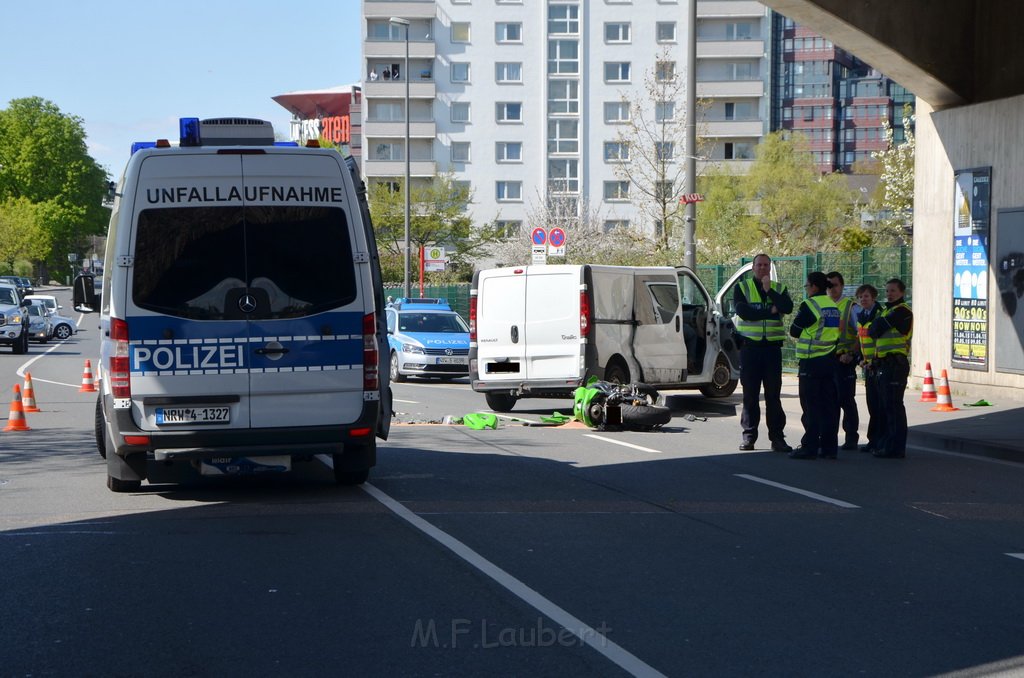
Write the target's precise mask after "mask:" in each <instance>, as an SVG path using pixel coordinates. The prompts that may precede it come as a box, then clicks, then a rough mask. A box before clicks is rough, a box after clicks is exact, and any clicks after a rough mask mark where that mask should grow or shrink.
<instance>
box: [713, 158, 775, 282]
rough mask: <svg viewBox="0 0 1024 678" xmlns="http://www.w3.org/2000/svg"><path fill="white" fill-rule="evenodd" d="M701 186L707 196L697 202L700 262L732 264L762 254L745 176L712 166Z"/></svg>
mask: <svg viewBox="0 0 1024 678" xmlns="http://www.w3.org/2000/svg"><path fill="white" fill-rule="evenodd" d="M697 186H698V188H699V192H700V193H701V194H702V195H703V196H704V201H703V202H699V203H697V262H698V263H701V264H731V263H733V262H735V261H737V260H738V259H739V258H740V257H742V256H749V255H750V253H751V252H755V250H756V251H760V245H761V236H760V233H759V232H758V230H757V229H756V227H755V226H754V223H753V221H752V219H751V217H750V203H748V201H747V199H746V194H745V193H744V189H745V187H744V179H743V177H742V176H737V175H734V174H732V173H730V172H728V171H727V170H725V169H723V168H720V167H710V168H708V169H707V170H705V172H704V174H703V175H702V176H701V177H700V178H699V179H698V183H697Z"/></svg>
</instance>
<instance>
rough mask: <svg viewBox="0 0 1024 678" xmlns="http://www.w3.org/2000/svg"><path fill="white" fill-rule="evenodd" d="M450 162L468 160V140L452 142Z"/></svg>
mask: <svg viewBox="0 0 1024 678" xmlns="http://www.w3.org/2000/svg"><path fill="white" fill-rule="evenodd" d="M452 162H469V142H468V141H453V142H452Z"/></svg>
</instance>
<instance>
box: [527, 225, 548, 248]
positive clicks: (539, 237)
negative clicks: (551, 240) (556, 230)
mask: <svg viewBox="0 0 1024 678" xmlns="http://www.w3.org/2000/svg"><path fill="white" fill-rule="evenodd" d="M530 239H531V240H533V244H534V245H546V244H547V242H548V232H547V231H545V230H544V229H543V228H541V227H540V226H538V227H537V228H535V229H533V232H532V233H531V234H530Z"/></svg>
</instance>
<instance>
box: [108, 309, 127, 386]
mask: <svg viewBox="0 0 1024 678" xmlns="http://www.w3.org/2000/svg"><path fill="white" fill-rule="evenodd" d="M110 338H111V339H112V340H113V341H114V352H113V353H112V354H111V356H110V364H109V365H107V378H108V379H110V392H111V394H112V395H113V396H114V397H115V398H131V397H132V382H131V366H130V364H129V361H130V360H131V358H130V356H129V352H128V323H127V322H125V321H124V320H120V319H118V318H112V319H111V320H110Z"/></svg>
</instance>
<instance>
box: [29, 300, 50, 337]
mask: <svg viewBox="0 0 1024 678" xmlns="http://www.w3.org/2000/svg"><path fill="white" fill-rule="evenodd" d="M26 311H27V313H28V338H29V341H38V342H39V343H40V344H45V343H46V342H48V341H49V340H50V338H51V337H52V336H53V325H52V324H51V320H52V318H51V317H50V314H49V313H47V312H46V308H45V307H43V306H40V305H39V304H29V305H28V306H27V307H26Z"/></svg>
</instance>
